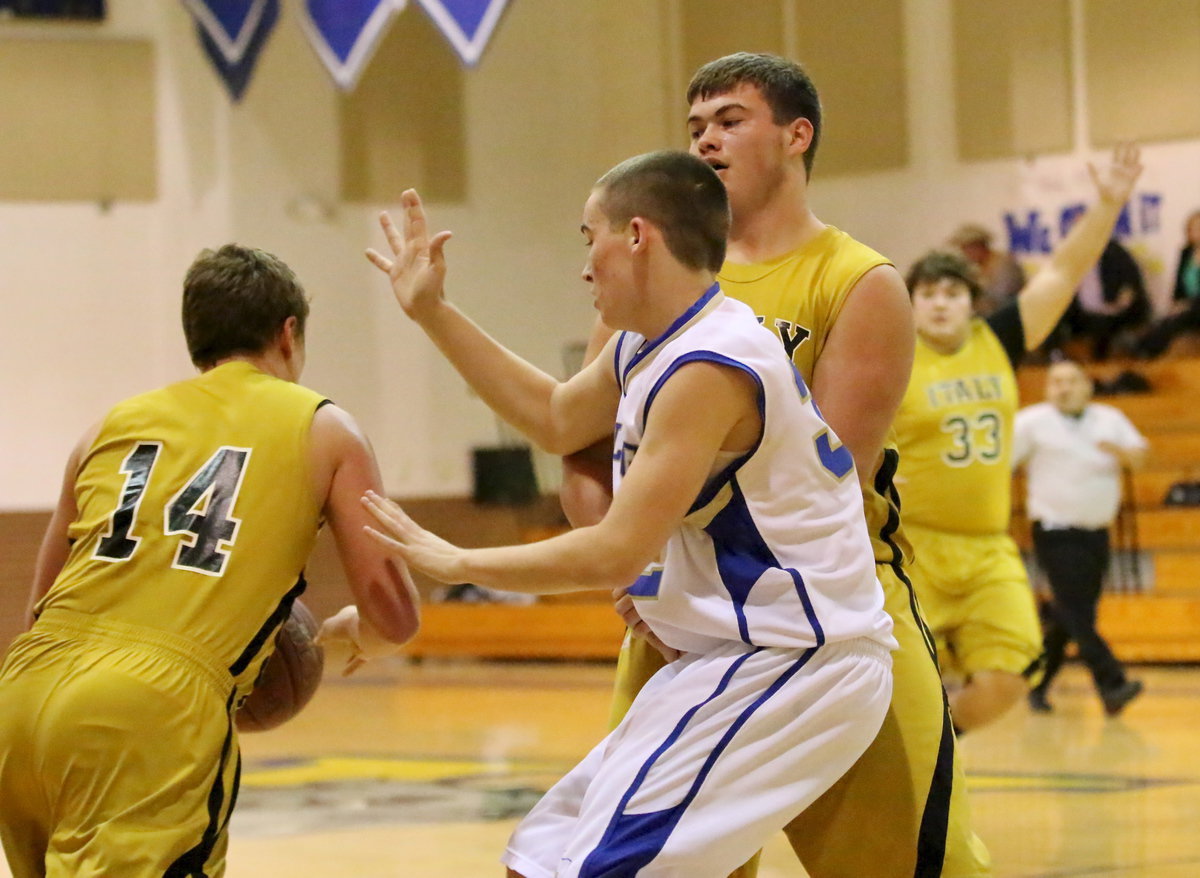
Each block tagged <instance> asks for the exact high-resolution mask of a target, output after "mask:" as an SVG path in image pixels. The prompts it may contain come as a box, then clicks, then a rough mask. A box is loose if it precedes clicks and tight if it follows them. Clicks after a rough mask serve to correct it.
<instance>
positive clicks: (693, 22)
mask: <svg viewBox="0 0 1200 878" xmlns="http://www.w3.org/2000/svg"><path fill="white" fill-rule="evenodd" d="M679 7H680V16H679V29H680V43H681V45H682V50H681V53H680V54H681V58H680V60H681V62H682V64H683V71H682V77H681V81H682V82H683V83H685V84H686V83H687V82H688V81H689V80H690V79H691V78H692V74H693V73H695V72H696V68H697V67H699V66H700V65H701V64H704V63H706V62H708V61H712V60H713V59H714V58H719V57H721V56H722V55H728V54H730V53H731V52H771V53H773V54H776V55H782V54H783V53H784V51H785V40H784V15H783V3H781V2H779V0H759V2H757V3H755V4H753V13H752V14H751V13H750V11H749V10H750V7H748V6H742V7H739V8H738V9H736V10H731V8H730V7H731V4H730V3H729V0H681V2H680V4H679ZM731 12H732V13H733V14H731ZM680 99H681V100H682V95H681V96H680Z"/></svg>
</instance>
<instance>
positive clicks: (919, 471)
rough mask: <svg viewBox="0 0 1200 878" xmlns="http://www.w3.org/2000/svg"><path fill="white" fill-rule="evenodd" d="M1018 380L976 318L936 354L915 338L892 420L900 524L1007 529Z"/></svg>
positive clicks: (968, 529) (958, 530)
mask: <svg viewBox="0 0 1200 878" xmlns="http://www.w3.org/2000/svg"><path fill="white" fill-rule="evenodd" d="M1016 410H1017V379H1016V375H1015V374H1014V373H1013V369H1012V365H1011V363H1010V362H1009V359H1008V355H1007V354H1006V353H1005V352H1004V347H1003V346H1002V345H1001V344H1000V340H999V339H998V338H997V337H996V334H995V333H994V332H993V331H992V330H991V328H990V327H989V326H988V325H987V323H985V322H984V321H983V320H980V319H978V318H975V319H973V320H972V321H971V328H970V333H969V335H968V336H967V340H966V342H965V343H964V344H963V346H962V347H961V348H960V349H959V350H958V351H957V352H955V353H953V354H950V355H948V356H947V355H944V354H939V353H938V352H937V351H935V350H934V349H933V348H931V347H929V345H927V344H925V343H924V342H922V341H921V340H920V339H919V338H918V339H917V351H916V360H915V362H914V363H913V371H912V379H911V380H910V382H909V385H908V391H907V392H906V393H905V395H904V402H903V403H901V406H900V413H899V415H897V417H896V424H895V427H896V434H897V437H898V439H899V446H900V473H899V475H898V477H897V484H898V485H899V488H900V494H901V496H902V497H903V498H904V520H905V521H907V522H909V523H911V524H919V525H921V526H923V527H927V528H933V529H935V530H942V531H949V532H953V533H964V534H996V533H1004V532H1006V531H1007V530H1008V520H1009V513H1010V493H1011V485H1012V472H1011V460H1012V432H1013V416H1014V415H1015V414H1016Z"/></svg>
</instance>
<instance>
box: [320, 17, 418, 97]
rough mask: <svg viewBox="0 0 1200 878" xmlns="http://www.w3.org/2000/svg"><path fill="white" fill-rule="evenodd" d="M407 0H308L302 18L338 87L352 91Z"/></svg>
mask: <svg viewBox="0 0 1200 878" xmlns="http://www.w3.org/2000/svg"><path fill="white" fill-rule="evenodd" d="M406 2H407V0H305V3H304V15H303V17H302V18H301V19H300V23H301V24H302V25H303V27H304V30H305V33H307V34H308V39H309V42H311V43H312V45H313V48H314V49H315V50H316V52H317V57H319V58H320V59H321V63H323V64H324V65H325V67H326V68H327V69H328V70H329V73H330V75H331V76H332V77H333V81H334V82H336V83H337V85H338V87H339V88H341V89H344V90H345V91H350V90H351V89H353V88H354V86H355V85H356V84H357V83H358V78H359V77H360V76H361V75H362V72H363V70H364V69H366V66H367V63H368V62H369V61H370V60H371V55H372V54H374V52H375V47H376V46H378V45H379V41H380V40H381V39H382V38H383V35H384V33H386V32H387V28H388V25H389V24H391V21H392V18H394V17H395V15H396V14H397V13H398V12H400V10H402V9H403V8H404V6H405V3H406Z"/></svg>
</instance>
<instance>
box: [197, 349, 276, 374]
mask: <svg viewBox="0 0 1200 878" xmlns="http://www.w3.org/2000/svg"><path fill="white" fill-rule="evenodd" d="M234 362H238V363H249V364H250V365H251V366H253V367H254V368H255V369H257V370H258V371H260V372H262V373H263V374H266V375H271V376H274V377H275V378H280V379H282V380H284V381H295V380H296V378H295V377H294V374H293V372H294V370H293V368H292V366H291V365H290V361H289V360H288V358H286V357H284V356H283V355H282V354H281V353H280V352H279V351H278V350H277V349H275V348H267V349H266V350H265V351H262V352H260V353H257V354H234V355H233V356H230V357H226V358H225V359H223V360H218V361H217V362H215V363H213V365H212V368H214V369H215V368H216V367H217V366H224V365H225V364H226V363H234ZM204 371H206V372H207V371H208V370H207V369H205V370H204Z"/></svg>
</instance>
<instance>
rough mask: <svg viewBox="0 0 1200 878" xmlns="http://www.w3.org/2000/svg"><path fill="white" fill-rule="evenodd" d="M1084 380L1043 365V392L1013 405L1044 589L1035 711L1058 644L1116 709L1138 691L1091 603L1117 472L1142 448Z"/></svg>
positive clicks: (1105, 548)
mask: <svg viewBox="0 0 1200 878" xmlns="http://www.w3.org/2000/svg"><path fill="white" fill-rule="evenodd" d="M1091 398H1092V381H1091V378H1090V377H1089V376H1088V374H1087V373H1086V372H1085V371H1084V370H1083V367H1082V366H1080V365H1079V364H1078V363H1075V362H1073V361H1071V360H1063V361H1060V362H1058V363H1055V364H1054V365H1052V366H1051V367H1050V369H1049V371H1048V372H1047V375H1046V401H1045V402H1042V403H1037V404H1036V405H1032V406H1029V407H1027V408H1024V409H1022V410H1021V411H1019V412H1018V413H1017V418H1016V426H1015V436H1014V449H1013V462H1014V466H1021V465H1024V467H1025V470H1026V480H1025V481H1026V486H1027V490H1028V496H1027V499H1026V509H1027V510H1028V513H1029V517H1030V519H1031V520H1032V521H1033V548H1034V552H1035V553H1036V555H1037V560H1038V564H1040V565H1041V567H1042V569H1043V570H1044V571H1045V572H1046V577H1047V579H1048V580H1049V581H1050V592H1051V595H1052V598H1053V600H1052V603H1051V614H1050V619H1049V621H1048V623H1047V626H1046V632H1045V642H1044V645H1045V650H1046V670H1045V676H1044V677H1043V678H1042V681H1041V683H1040V684H1039V685H1038V686H1037V687H1036V688H1035V689H1033V690H1032V691H1031V692H1030V693H1029V704H1030V706H1031V707H1032V708H1033V709H1034V710H1035V711H1038V712H1040V713H1048V712H1050V711H1051V710H1052V709H1053V708H1052V707H1051V705H1050V702H1049V701H1048V700H1047V698H1046V694H1047V692H1048V691H1049V689H1050V684H1051V682H1052V681H1053V679H1054V676H1055V674H1056V673H1058V670H1059V668H1060V667H1061V666H1062V662H1063V655H1064V653H1065V651H1066V647H1067V644H1068V643H1070V642H1071V641H1072V640H1073V641H1075V643H1076V644H1077V646H1078V647H1079V656H1080V658H1082V659H1083V661H1084V663H1085V664H1086V665H1087V667H1088V670H1089V671H1091V673H1092V678H1093V679H1094V680H1095V683H1096V690H1097V692H1098V693H1099V695H1100V700H1101V701H1103V702H1104V710H1105V713H1107V714H1108V715H1109V716H1116V715H1117V714H1118V713H1120V712H1121V711H1122V710H1123V709H1124V708H1125V706H1126V705H1127V704H1128V703H1129V702H1130V701H1132V700H1133V699H1134V698H1136V697H1137V696H1138V695H1139V694H1140V693H1141V691H1142V683H1141V681H1139V680H1130V679H1129V678H1128V677H1127V676H1126V675H1125V668H1124V667H1123V666H1122V665H1121V663H1120V662H1119V661H1118V660H1117V658H1116V656H1114V655H1113V653H1112V650H1111V649H1109V646H1108V644H1107V643H1106V642H1105V641H1104V638H1103V637H1101V636H1100V634H1099V632H1098V631H1096V606H1097V604H1098V603H1099V601H1100V590H1101V587H1102V585H1103V580H1104V575H1105V573H1106V572H1107V570H1108V564H1109V555H1110V550H1109V539H1108V529H1109V526H1110V525H1111V524H1112V522H1113V519H1115V518H1116V515H1117V510H1118V508H1119V506H1120V500H1121V473H1122V470H1123V469H1124V468H1126V467H1137V466H1139V465H1140V464H1141V462H1142V460H1143V459H1144V457H1145V455H1146V439H1145V437H1143V436H1142V434H1141V433H1139V432H1138V431H1137V428H1136V427H1134V426H1133V424H1132V423H1130V421H1129V419H1128V418H1126V417H1125V415H1124V414H1123V413H1122V412H1121V411H1119V410H1118V409H1115V408H1113V407H1112V406H1108V405H1103V404H1100V403H1095V402H1092V401H1091Z"/></svg>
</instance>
